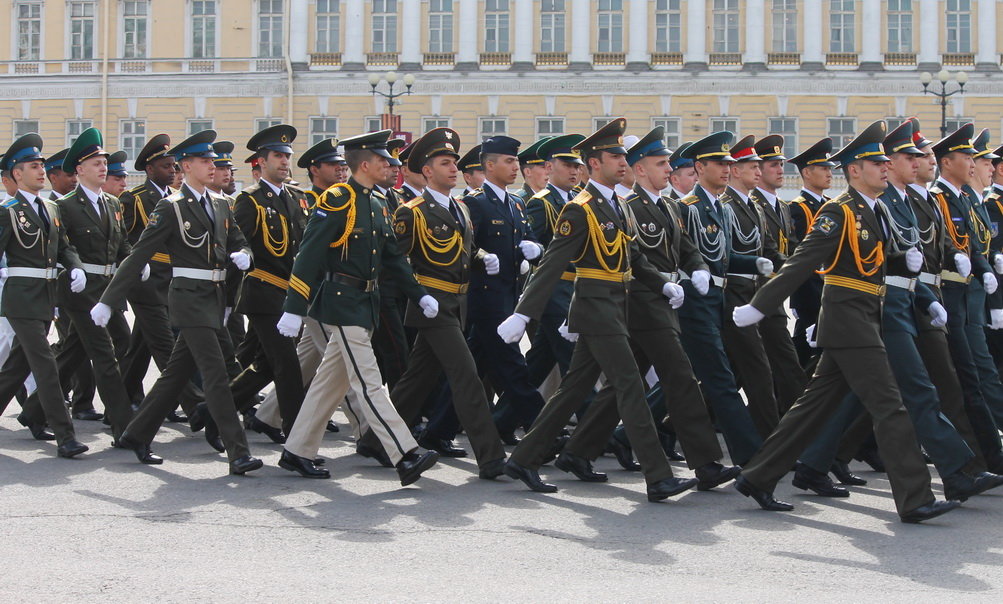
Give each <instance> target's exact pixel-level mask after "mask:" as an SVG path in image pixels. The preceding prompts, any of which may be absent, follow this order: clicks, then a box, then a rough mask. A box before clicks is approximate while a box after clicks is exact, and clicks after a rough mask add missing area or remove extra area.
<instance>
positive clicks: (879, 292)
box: [823, 275, 885, 296]
mask: <svg viewBox="0 0 1003 604" xmlns="http://www.w3.org/2000/svg"><path fill="white" fill-rule="evenodd" d="M823 281H824V283H825V284H826V285H834V286H836V287H845V288H847V289H855V290H857V291H858V292H864V293H865V294H871V295H872V296H884V295H885V286H884V285H878V284H877V283H871V282H869V281H864V280H862V279H854V278H852V277H840V276H839V275H826V276H825V278H824V279H823Z"/></svg>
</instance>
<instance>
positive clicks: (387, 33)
mask: <svg viewBox="0 0 1003 604" xmlns="http://www.w3.org/2000/svg"><path fill="white" fill-rule="evenodd" d="M372 30H373V52H397V0H373V27H372ZM377 130H379V128H377Z"/></svg>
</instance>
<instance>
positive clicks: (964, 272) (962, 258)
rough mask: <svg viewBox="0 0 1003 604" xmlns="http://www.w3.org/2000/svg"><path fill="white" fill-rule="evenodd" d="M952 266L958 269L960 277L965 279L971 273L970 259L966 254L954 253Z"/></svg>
mask: <svg viewBox="0 0 1003 604" xmlns="http://www.w3.org/2000/svg"><path fill="white" fill-rule="evenodd" d="M954 267H955V268H957V269H958V274H959V275H961V278H962V279H967V278H968V275H971V274H972V261H971V260H969V259H968V256H966V255H964V254H961V253H957V254H955V255H954Z"/></svg>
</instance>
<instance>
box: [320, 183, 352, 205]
mask: <svg viewBox="0 0 1003 604" xmlns="http://www.w3.org/2000/svg"><path fill="white" fill-rule="evenodd" d="M342 197H347V198H348V199H346V200H344V201H345V204H344V205H342V206H338V207H335V206H333V205H331V204H330V203H329V202H328V200H329V199H335V200H337V201H336V202H335V203H339V202H341V201H343V200H342V199H341V198H342ZM354 201H355V190H353V189H352V187H351V185H349V184H348V183H343V182H340V183H337V184H334V185H331V186H330V187H329V188H328V189H327V190H326V191H324V194H323V195H321V197H320V199H318V200H317V209H318V210H322V211H324V212H337V211H339V210H344V209H345V208H347V207H348V206H349V205H351V204H352V203H353V202H354Z"/></svg>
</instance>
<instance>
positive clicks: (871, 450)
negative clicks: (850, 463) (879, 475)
mask: <svg viewBox="0 0 1003 604" xmlns="http://www.w3.org/2000/svg"><path fill="white" fill-rule="evenodd" d="M854 459H856V460H857V461H862V462H864V463H865V464H867V465H869V466H871V469H872V470H874V471H875V472H884V471H885V462H884V461H882V460H881V454H879V453H878V450H877V448H875V447H867V448H864V449H862V450H861V451H860V452H859V453H857V456H856V457H855V458H854Z"/></svg>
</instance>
